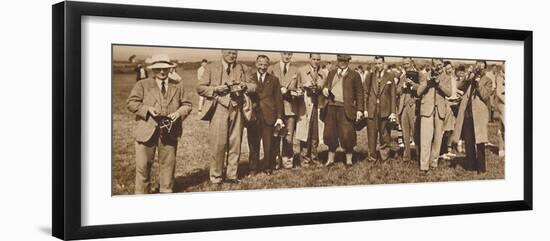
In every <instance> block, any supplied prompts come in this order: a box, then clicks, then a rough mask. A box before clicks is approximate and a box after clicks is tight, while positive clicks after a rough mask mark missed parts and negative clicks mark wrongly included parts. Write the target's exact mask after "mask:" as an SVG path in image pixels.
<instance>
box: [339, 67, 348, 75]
mask: <svg viewBox="0 0 550 241" xmlns="http://www.w3.org/2000/svg"><path fill="white" fill-rule="evenodd" d="M348 69H349V67H346V68H345V69H341V68H338V74H339V75H345V74H346V73H347V72H348Z"/></svg>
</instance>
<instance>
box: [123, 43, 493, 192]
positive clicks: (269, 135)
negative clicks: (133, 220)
mask: <svg viewBox="0 0 550 241" xmlns="http://www.w3.org/2000/svg"><path fill="white" fill-rule="evenodd" d="M237 56H238V51H236V50H223V51H222V59H221V61H219V62H214V63H212V64H208V65H207V66H205V67H204V71H203V73H201V74H200V81H199V85H198V87H197V89H196V90H197V93H198V94H199V95H200V96H202V97H204V100H203V101H204V103H203V106H202V108H201V109H202V110H203V111H202V113H201V119H203V120H206V121H209V132H210V137H209V139H210V146H211V147H212V153H213V155H214V157H213V159H212V160H211V161H210V175H209V176H210V181H211V182H212V183H216V184H218V183H222V182H229V183H238V182H239V180H238V178H237V168H238V163H239V159H240V154H241V142H242V136H243V130H244V128H245V127H246V128H247V133H248V135H247V136H248V143H249V150H250V162H249V163H250V170H251V173H250V174H251V175H254V174H255V173H257V172H264V173H266V174H271V172H272V171H273V169H275V167H276V166H277V165H280V166H282V167H284V168H292V167H293V157H294V152H293V148H292V146H293V142H294V139H296V140H298V141H299V142H300V147H301V148H300V149H301V151H300V163H301V166H308V165H311V164H319V159H318V153H317V149H318V145H319V141H320V140H322V141H323V142H324V144H326V145H327V146H328V148H329V152H328V159H327V161H326V163H325V165H326V166H330V165H332V164H333V163H334V156H335V152H336V149H337V148H338V147H341V148H342V149H343V150H344V152H345V154H346V161H345V164H346V165H352V160H353V158H352V157H353V156H352V155H353V154H352V153H353V149H354V147H355V146H356V144H357V134H356V131H358V130H359V129H360V128H361V126H362V125H361V124H360V123H362V122H363V123H364V122H366V125H367V127H368V128H367V132H368V149H369V153H368V154H369V156H368V160H369V161H375V160H377V159H378V160H386V159H387V158H388V154H389V142H390V128H389V126H390V124H391V123H395V122H400V124H401V126H402V127H403V131H404V139H405V140H404V144H405V151H404V159H410V147H409V143H410V141H409V140H410V138H411V136H418V139H417V140H418V141H417V142H416V143H420V150H421V151H420V170H421V172H422V173H423V174H427V172H428V171H429V170H430V167H436V166H437V162H438V157H439V150H440V146H441V139H442V136H443V129H444V123H445V120H446V119H447V118H448V116H449V115H448V113H450V112H451V111H450V107H449V105H448V100H447V99H446V98H445V97H450V96H452V95H453V93H452V92H453V91H452V89H453V87H452V86H451V85H452V84H451V83H452V81H450V80H451V79H453V78H455V77H456V78H457V82H456V83H457V86H456V89H458V90H461V92H462V94H463V95H462V99H461V101H460V105H459V106H460V107H459V108H458V118H457V121H456V123H457V124H456V125H455V127H457V128H454V129H455V132H454V133H461V134H459V135H454V136H453V138H452V139H453V140H457V139H459V138H461V137H462V138H463V139H465V141H466V146H467V148H466V155H467V159H469V160H472V163H474V164H475V166H476V168H477V170H478V172H484V171H485V157H484V155H485V153H484V146H485V145H484V143H486V142H487V141H488V137H487V124H488V123H487V122H488V113H489V112H488V109H487V103H488V99H489V96H490V92H491V90H492V87H491V84H492V81H491V80H490V79H489V78H488V77H486V74H485V71H484V70H485V67H486V63H485V62H483V61H478V62H477V63H476V66H475V68H474V69H473V70H471V71H469V72H468V73H467V71H466V69H465V68H464V67H463V66H460V67H458V68H457V70H458V71H457V74H454V71H453V67H452V65H451V64H450V62H443V61H442V60H440V59H434V60H432V64H431V65H426V66H423V67H422V68H420V69H418V70H417V69H416V67H415V66H414V61H413V60H412V59H411V58H404V66H403V71H400V74H397V72H395V71H389V70H388V69H387V65H386V64H385V60H384V57H382V56H376V57H375V68H374V70H372V71H371V72H370V73H367V75H366V76H365V78H361V75H360V74H358V73H357V72H355V71H353V70H351V69H350V68H349V63H350V60H351V56H350V55H342V54H341V55H337V68H335V69H333V70H330V71H324V70H323V69H322V68H320V63H321V55H320V54H316V53H311V54H309V64H308V65H306V66H302V67H300V68H298V67H297V66H295V65H294V64H293V63H292V62H291V59H292V53H281V61H280V62H278V63H277V64H275V65H272V66H270V65H269V63H270V59H269V57H268V56H265V55H259V56H258V57H257V59H256V68H255V70H249V69H248V68H247V67H246V66H245V65H244V64H241V63H238V62H237ZM155 59H157V61H153V64H152V65H151V66H149V67H148V68H150V69H152V70H153V72H154V74H155V76H154V78H152V79H145V80H141V81H138V83H137V84H136V86H135V87H134V89H133V90H132V93H131V95H130V97H129V99H128V109H129V110H130V111H132V112H133V113H136V119H137V120H138V126H137V128H136V140H137V142H136V189H135V192H136V193H145V192H147V188H148V185H149V183H148V182H149V180H150V179H149V172H150V163H151V162H152V159H153V156H154V151H155V147H158V149H159V160H160V165H161V173H160V175H161V177H160V178H159V180H160V192H170V191H171V188H172V186H173V178H174V167H175V150H176V146H177V138H178V137H179V136H181V123H180V122H181V121H183V120H184V119H185V118H186V117H187V115H188V114H189V113H190V111H191V104H190V102H189V101H188V99H187V98H185V97H184V90H183V88H182V87H181V86H182V85H181V84H177V82H176V81H174V82H173V83H172V81H171V80H170V78H168V73H169V72H170V68H173V67H174V65H172V64H171V63H170V62H169V58H167V57H166V56H165V57H161V58H159V57H155V56H153V60H155ZM414 73H416V74H414ZM144 85H148V87H146V86H144ZM166 89H168V90H166ZM147 94H151V95H152V98H147V96H146V95H147ZM398 96H399V100H398V98H397V97H398ZM201 102H202V101H201ZM156 116H166V117H167V118H169V119H171V120H172V121H173V122H174V123H175V124H174V125H172V127H173V128H174V129H173V130H171V131H170V130H169V133H168V134H165V135H164V136H163V135H162V131H159V125H158V123H159V122H158V121H155V118H154V117H156ZM149 117H151V118H149ZM398 118H399V120H398ZM365 120H366V121H365ZM418 122H419V123H420V135H417V133H418V130H417V128H415V123H418ZM283 127H284V128H283ZM281 129H284V130H286V133H281ZM462 130H464V131H462ZM140 134H141V135H140ZM415 134H416V135H415ZM165 136H166V137H165ZM140 137H141V138H140ZM281 137H282V138H281ZM260 142H262V143H263V152H264V158H263V159H260V158H259V153H260V151H259V149H260ZM280 143H282V148H281V146H279V144H280ZM377 144H378V146H379V153H378V152H377ZM278 156H279V157H280V159H279V158H278ZM277 160H280V161H281V163H279V162H278V161H277Z"/></svg>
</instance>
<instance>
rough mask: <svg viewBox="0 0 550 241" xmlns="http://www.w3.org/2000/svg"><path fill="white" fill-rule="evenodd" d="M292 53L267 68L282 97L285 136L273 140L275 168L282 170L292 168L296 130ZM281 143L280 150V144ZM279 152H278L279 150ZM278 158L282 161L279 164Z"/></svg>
mask: <svg viewBox="0 0 550 241" xmlns="http://www.w3.org/2000/svg"><path fill="white" fill-rule="evenodd" d="M292 55H293V54H292V52H282V53H281V61H279V62H277V63H276V64H274V65H272V66H270V67H269V70H268V72H269V73H270V74H271V75H274V76H275V77H277V78H278V79H279V83H280V87H281V88H280V91H281V94H282V96H283V104H284V119H283V120H284V122H285V123H286V128H287V134H286V136H284V137H281V138H277V140H275V143H276V145H275V147H274V148H275V150H277V153H276V155H277V157H276V158H277V167H279V166H280V165H281V164H282V167H284V168H292V166H293V159H294V150H293V144H294V143H293V142H294V131H295V129H296V113H297V112H298V106H297V105H298V103H297V99H296V97H297V96H299V95H300V94H299V93H297V91H298V89H297V84H298V81H299V80H298V79H297V78H298V74H297V72H298V68H297V67H296V65H295V64H294V63H292ZM281 142H282V149H281V146H280V144H281ZM280 149H281V151H280V152H279V150H280ZM279 158H280V160H281V161H282V163H281V164H279Z"/></svg>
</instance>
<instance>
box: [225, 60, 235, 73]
mask: <svg viewBox="0 0 550 241" xmlns="http://www.w3.org/2000/svg"><path fill="white" fill-rule="evenodd" d="M234 64H235V63H232V64H231V67H233V66H232V65H234ZM229 65H230V64H229V63H227V62H225V60H223V59H222V66H223V70H224V71H225V70H226V69H227V66H229Z"/></svg>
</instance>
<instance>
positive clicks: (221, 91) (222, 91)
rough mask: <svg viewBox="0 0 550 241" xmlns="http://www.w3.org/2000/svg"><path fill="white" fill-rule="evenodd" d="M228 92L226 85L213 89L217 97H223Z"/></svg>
mask: <svg viewBox="0 0 550 241" xmlns="http://www.w3.org/2000/svg"><path fill="white" fill-rule="evenodd" d="M228 91H229V87H227V85H219V86H216V88H215V89H214V92H216V94H218V95H223V94H225V93H226V92H228Z"/></svg>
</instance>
